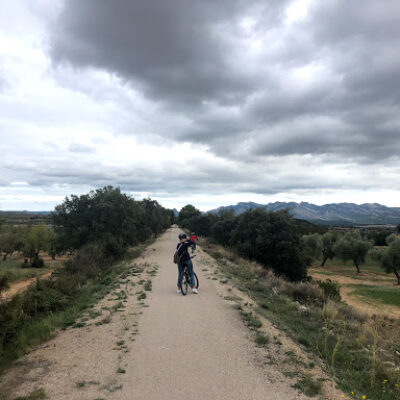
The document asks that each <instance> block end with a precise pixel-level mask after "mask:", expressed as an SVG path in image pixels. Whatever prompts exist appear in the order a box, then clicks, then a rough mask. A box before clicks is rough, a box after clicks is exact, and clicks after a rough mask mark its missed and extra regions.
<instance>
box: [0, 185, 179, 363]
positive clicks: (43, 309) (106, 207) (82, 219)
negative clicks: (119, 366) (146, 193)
mask: <svg viewBox="0 0 400 400" xmlns="http://www.w3.org/2000/svg"><path fill="white" fill-rule="evenodd" d="M51 221H52V226H51V227H46V226H38V227H36V226H35V227H30V228H27V232H30V233H31V239H32V243H35V246H34V247H33V248H32V252H31V253H29V254H30V255H32V259H34V258H35V257H36V258H38V259H39V255H40V251H42V250H48V249H49V248H50V247H47V248H45V246H43V245H41V246H39V243H42V244H43V243H47V242H49V241H51V240H49V239H48V238H47V235H48V233H49V232H52V234H53V235H54V236H52V237H53V239H54V243H55V245H56V247H55V248H56V249H57V251H60V252H68V253H69V258H68V260H67V261H66V262H65V266H64V268H61V269H59V270H57V271H56V273H55V275H54V274H53V277H52V278H51V279H48V280H43V281H38V282H37V283H36V285H34V286H32V287H30V288H29V289H28V290H27V291H26V292H24V293H21V294H18V295H16V296H14V297H13V298H12V299H11V300H10V301H7V302H2V303H0V367H1V365H4V364H5V363H6V362H7V361H9V360H12V359H15V358H17V357H19V356H21V355H22V354H23V353H24V351H25V349H26V348H27V347H29V346H31V345H32V344H36V343H38V342H40V341H41V340H45V339H47V338H48V337H49V336H50V335H51V332H52V330H53V329H54V328H56V327H57V326H60V324H61V326H62V324H63V323H65V324H67V323H68V325H70V324H71V323H73V320H72V321H71V317H69V318H68V321H64V320H62V319H61V320H60V319H57V318H56V315H59V313H62V312H64V313H66V312H67V310H69V309H70V308H71V307H72V308H74V307H75V309H74V310H75V311H74V312H79V310H81V305H79V306H77V302H78V301H82V298H83V299H85V300H84V301H85V304H87V303H88V302H89V300H88V298H90V297H93V296H97V295H98V293H96V292H98V291H100V290H101V288H102V285H103V284H104V285H105V284H109V283H110V282H109V281H110V278H109V277H110V274H111V275H112V274H113V271H114V270H115V268H116V267H115V266H116V265H117V264H116V261H117V260H120V259H122V258H123V257H124V256H125V255H126V254H127V253H128V252H129V250H130V248H131V247H132V246H136V245H138V244H140V243H144V242H145V241H147V240H148V239H150V238H151V237H155V236H157V235H159V234H160V233H161V232H162V231H163V230H164V229H166V228H168V227H169V226H170V225H171V223H172V221H173V212H172V211H171V210H167V209H165V208H163V207H162V206H161V205H160V204H158V203H157V202H156V201H153V200H150V199H145V200H142V201H136V200H134V199H133V198H132V197H130V196H128V195H126V194H124V193H122V192H121V191H120V189H119V188H113V187H111V186H109V187H104V188H102V189H98V190H95V191H92V192H90V193H88V194H86V195H82V196H71V197H67V198H66V199H65V201H64V202H63V203H62V204H60V205H59V206H57V207H56V208H55V211H54V212H53V213H52V215H51ZM3 228H4V227H3ZM17 232H19V231H16V230H13V229H12V228H9V230H8V233H7V234H10V235H15V234H16V233H17ZM34 238H35V240H33V239H34ZM16 242H18V240H16ZM3 251H4V250H3ZM22 251H23V252H25V253H24V254H28V253H27V248H25V247H24V248H23V250H22ZM79 299H81V300H79ZM76 308H78V310H76ZM70 314H71V313H70Z"/></svg>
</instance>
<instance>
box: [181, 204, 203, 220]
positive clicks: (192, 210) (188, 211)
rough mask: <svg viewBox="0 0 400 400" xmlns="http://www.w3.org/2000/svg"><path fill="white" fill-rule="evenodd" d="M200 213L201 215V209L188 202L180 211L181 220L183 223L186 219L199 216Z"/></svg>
mask: <svg viewBox="0 0 400 400" xmlns="http://www.w3.org/2000/svg"><path fill="white" fill-rule="evenodd" d="M198 215H201V211H200V210H198V209H197V208H196V207H194V206H192V205H191V204H187V205H186V206H185V207H182V209H181V211H179V222H180V223H182V222H183V221H185V220H186V219H189V218H192V217H197V216H198Z"/></svg>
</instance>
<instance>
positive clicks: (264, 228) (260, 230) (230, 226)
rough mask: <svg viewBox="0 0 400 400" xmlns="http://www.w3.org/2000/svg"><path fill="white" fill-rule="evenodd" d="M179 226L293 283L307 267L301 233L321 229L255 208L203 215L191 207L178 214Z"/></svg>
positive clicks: (281, 213) (285, 213) (304, 274)
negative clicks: (228, 248)
mask: <svg viewBox="0 0 400 400" xmlns="http://www.w3.org/2000/svg"><path fill="white" fill-rule="evenodd" d="M179 223H180V225H181V226H182V227H184V228H187V229H189V230H191V231H194V232H196V234H197V235H200V236H208V237H211V238H212V240H213V241H214V242H216V243H218V244H221V245H223V246H229V247H230V248H232V249H234V250H235V251H236V252H237V253H238V254H239V255H241V256H243V257H245V258H248V259H250V260H254V261H257V262H259V263H261V264H262V265H264V266H265V267H266V268H268V269H272V270H273V271H274V272H275V274H276V275H283V276H285V277H286V278H288V279H290V280H292V281H300V280H303V279H305V278H307V267H308V266H309V265H310V259H309V257H308V255H307V253H306V252H305V250H304V246H303V243H302V234H303V233H304V232H310V231H311V232H312V231H315V230H317V231H319V230H320V229H321V228H319V227H315V226H314V225H312V224H309V223H307V222H304V223H301V222H300V221H299V220H296V219H294V218H293V217H292V216H291V215H290V214H289V211H288V210H281V211H277V212H274V211H266V210H264V209H261V208H257V209H251V210H248V211H246V212H244V213H243V214H241V215H239V216H235V215H234V214H233V213H231V212H222V213H218V214H212V213H209V214H202V213H201V212H200V211H199V210H197V209H196V208H195V207H193V206H192V205H187V206H185V207H183V208H182V210H181V211H180V212H179Z"/></svg>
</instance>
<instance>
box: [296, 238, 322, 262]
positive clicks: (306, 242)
mask: <svg viewBox="0 0 400 400" xmlns="http://www.w3.org/2000/svg"><path fill="white" fill-rule="evenodd" d="M301 241H302V245H303V252H304V256H305V257H306V261H307V264H308V265H311V263H312V262H313V261H314V260H315V259H317V258H320V257H321V254H322V238H321V235H319V234H318V233H312V234H310V235H303V236H302V238H301Z"/></svg>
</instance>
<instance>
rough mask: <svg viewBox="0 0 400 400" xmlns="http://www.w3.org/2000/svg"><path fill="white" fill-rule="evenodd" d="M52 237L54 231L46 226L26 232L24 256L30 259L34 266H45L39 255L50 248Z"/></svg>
mask: <svg viewBox="0 0 400 400" xmlns="http://www.w3.org/2000/svg"><path fill="white" fill-rule="evenodd" d="M51 235H52V231H51V229H50V228H49V227H48V226H46V225H34V226H31V227H28V229H27V230H26V231H25V234H24V239H23V252H24V256H25V257H26V258H29V260H30V263H31V265H32V266H34V267H41V266H43V260H39V254H40V252H41V251H45V250H47V249H48V248H49V242H50V238H51Z"/></svg>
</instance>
